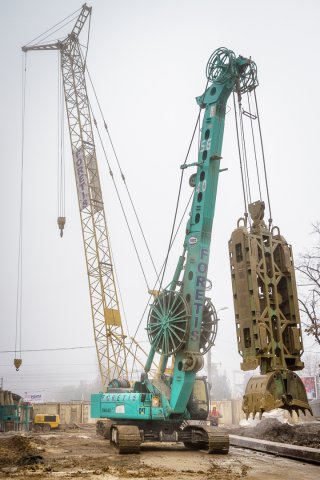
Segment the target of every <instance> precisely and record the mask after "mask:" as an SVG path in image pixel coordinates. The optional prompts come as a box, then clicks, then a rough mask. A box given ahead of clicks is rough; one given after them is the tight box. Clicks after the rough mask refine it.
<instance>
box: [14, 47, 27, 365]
mask: <svg viewBox="0 0 320 480" xmlns="http://www.w3.org/2000/svg"><path fill="white" fill-rule="evenodd" d="M26 84H27V55H26V54H24V55H23V56H22V107H21V109H22V112H21V132H22V133H21V136H22V138H21V177H20V212H19V240H18V272H17V295H16V331H15V347H14V349H15V358H17V350H18V349H17V346H18V337H19V340H20V341H19V353H20V357H19V358H21V343H22V328H21V327H22V299H23V296H22V293H23V292H22V286H23V284H22V267H23V261H22V255H23V180H24V143H25V113H26Z"/></svg>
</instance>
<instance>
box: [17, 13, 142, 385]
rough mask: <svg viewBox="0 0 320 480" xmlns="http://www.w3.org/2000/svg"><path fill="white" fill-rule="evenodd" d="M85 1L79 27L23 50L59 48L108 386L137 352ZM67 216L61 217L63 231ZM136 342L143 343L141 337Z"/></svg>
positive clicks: (95, 318) (102, 365)
mask: <svg viewBox="0 0 320 480" xmlns="http://www.w3.org/2000/svg"><path fill="white" fill-rule="evenodd" d="M91 10H92V8H91V7H88V6H87V5H86V4H84V5H83V6H82V8H81V11H80V14H79V16H78V18H77V19H76V22H75V24H74V27H73V29H72V31H71V33H70V34H69V35H67V37H66V38H65V39H64V40H62V41H61V40H59V41H57V42H55V43H48V44H35V45H27V46H24V47H22V50H23V52H29V51H36V50H40V51H48V50H50V51H52V50H53V51H59V52H60V64H61V72H62V78H63V86H64V98H65V105H66V111H67V117H68V124H69V133H70V142H71V149H72V157H73V163H74V173H75V178H76V185H77V193H78V203H79V212H80V218H81V228H82V236H83V244H84V250H85V259H86V266H87V273H88V280H89V292H90V301H91V313H92V320H93V328H94V338H95V344H96V350H97V355H98V362H99V369H100V375H101V381H102V387H103V390H105V389H106V387H107V385H108V384H109V382H110V381H111V380H112V379H114V378H120V379H127V378H128V362H127V359H128V358H129V357H130V358H132V355H133V356H134V357H135V358H134V360H135V361H136V362H137V363H139V364H140V360H139V359H138V358H137V357H136V356H135V353H133V351H131V350H130V349H129V346H128V345H126V343H125V339H126V335H125V333H124V329H123V325H122V319H121V315H120V308H119V300H118V295H117V289H116V284H115V275H114V268H113V264H112V258H111V250H110V241H109V235H108V228H107V222H106V215H105V210H104V204H103V198H102V192H101V185H100V179H99V171H98V164H97V157H96V147H95V141H94V135H93V128H92V119H91V112H90V104H89V99H88V94H87V86H86V78H85V71H86V65H85V60H84V58H83V55H82V50H81V46H80V43H79V35H80V33H81V31H82V29H83V27H84V25H85V23H86V22H87V21H88V19H89V18H90V15H91ZM64 223H65V218H64V217H59V218H58V224H59V228H60V231H61V233H62V231H63V228H64ZM134 347H137V343H136V342H135V345H134Z"/></svg>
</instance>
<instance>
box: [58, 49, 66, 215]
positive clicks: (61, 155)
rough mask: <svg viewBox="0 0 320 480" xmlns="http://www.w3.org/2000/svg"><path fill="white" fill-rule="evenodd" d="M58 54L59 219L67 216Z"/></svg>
mask: <svg viewBox="0 0 320 480" xmlns="http://www.w3.org/2000/svg"><path fill="white" fill-rule="evenodd" d="M60 63H61V52H60V51H59V52H58V143H59V145H58V217H64V216H65V155H64V108H63V107H64V103H63V102H64V98H63V85H62V82H63V80H62V77H61V71H60Z"/></svg>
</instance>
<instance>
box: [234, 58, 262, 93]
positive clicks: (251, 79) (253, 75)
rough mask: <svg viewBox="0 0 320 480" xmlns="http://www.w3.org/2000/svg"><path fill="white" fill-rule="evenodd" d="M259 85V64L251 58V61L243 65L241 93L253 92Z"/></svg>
mask: <svg viewBox="0 0 320 480" xmlns="http://www.w3.org/2000/svg"><path fill="white" fill-rule="evenodd" d="M258 85H259V82H258V74H257V65H256V63H255V62H253V61H252V60H250V63H247V64H246V65H244V66H243V67H241V73H240V93H246V92H251V91H252V90H253V89H255V88H256V87H257V86H258ZM236 88H237V87H236ZM236 88H235V90H236Z"/></svg>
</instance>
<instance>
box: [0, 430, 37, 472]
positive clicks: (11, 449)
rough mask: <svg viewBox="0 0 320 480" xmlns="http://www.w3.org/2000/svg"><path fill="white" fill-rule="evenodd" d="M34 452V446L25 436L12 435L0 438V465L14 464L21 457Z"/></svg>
mask: <svg viewBox="0 0 320 480" xmlns="http://www.w3.org/2000/svg"><path fill="white" fill-rule="evenodd" d="M34 453H35V449H34V446H33V445H32V443H31V442H30V440H29V438H27V437H23V436H21V435H14V436H12V437H9V438H8V437H4V438H0V465H12V464H15V465H16V464H18V463H19V462H20V461H21V459H22V458H23V457H26V456H28V455H32V454H34Z"/></svg>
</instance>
